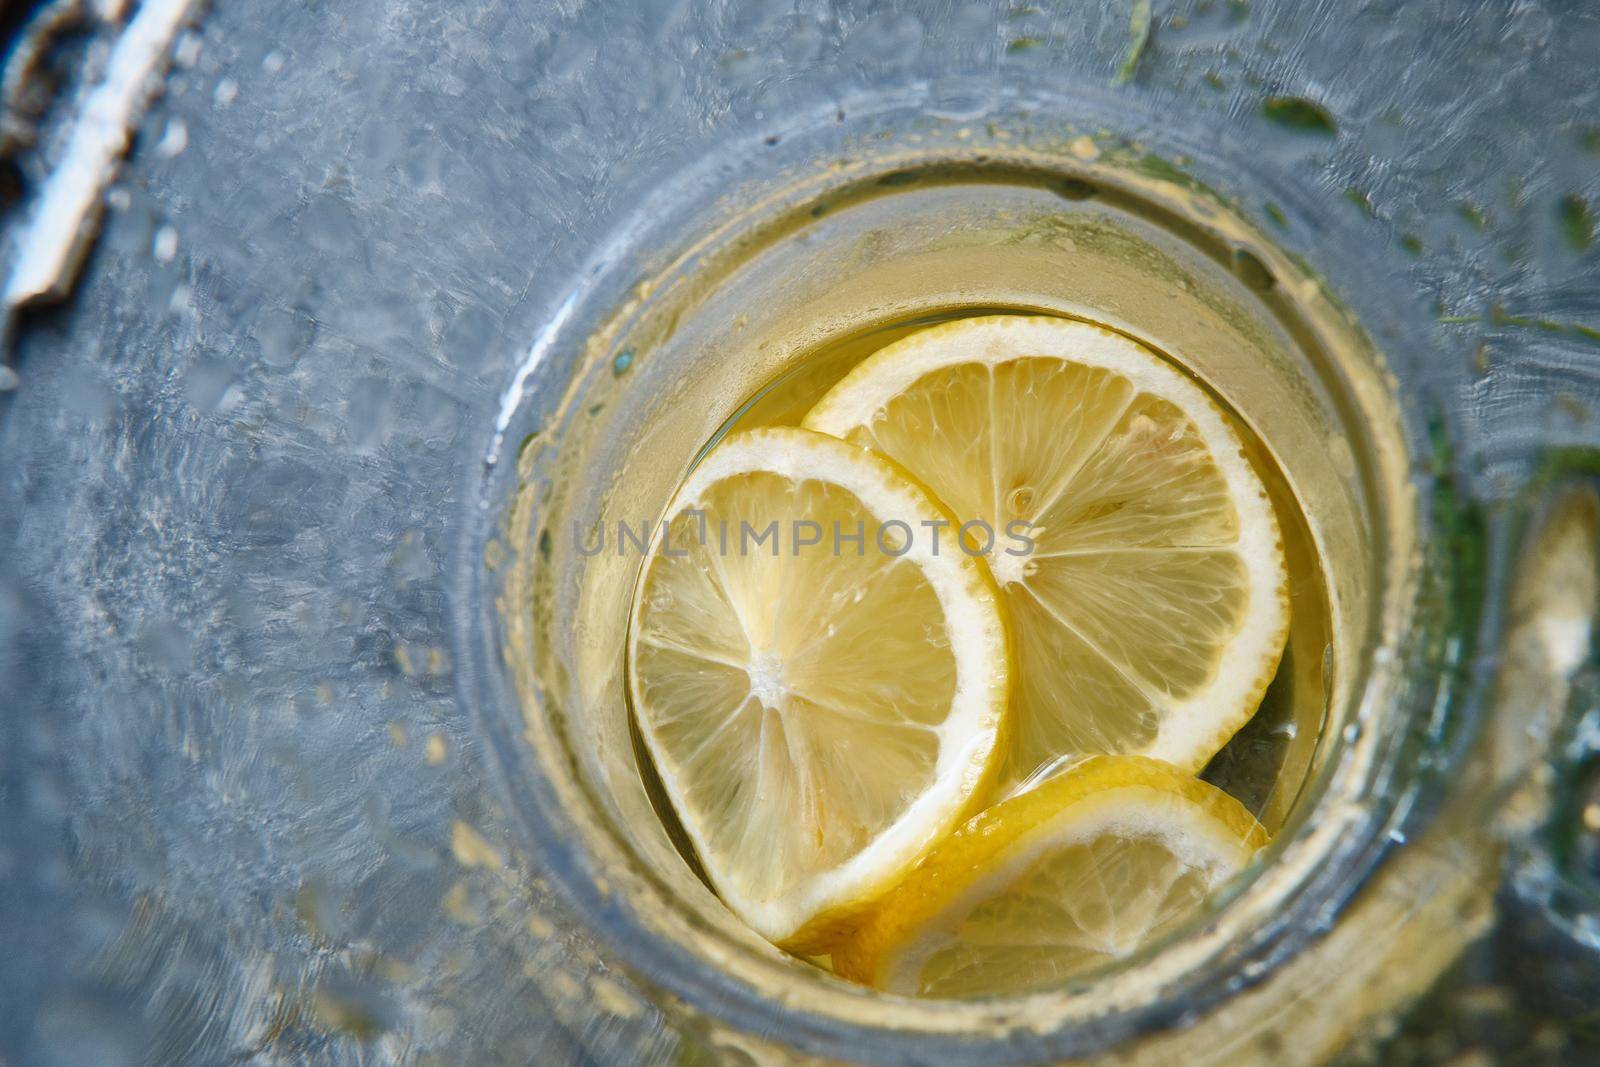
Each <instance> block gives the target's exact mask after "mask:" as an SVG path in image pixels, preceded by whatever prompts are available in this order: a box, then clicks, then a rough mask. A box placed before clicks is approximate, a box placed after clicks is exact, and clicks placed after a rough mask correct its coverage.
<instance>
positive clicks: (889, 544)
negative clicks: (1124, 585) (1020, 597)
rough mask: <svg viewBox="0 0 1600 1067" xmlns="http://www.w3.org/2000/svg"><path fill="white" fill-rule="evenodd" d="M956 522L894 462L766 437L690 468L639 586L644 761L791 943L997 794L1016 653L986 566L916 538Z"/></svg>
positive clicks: (780, 434) (845, 913) (733, 899)
mask: <svg viewBox="0 0 1600 1067" xmlns="http://www.w3.org/2000/svg"><path fill="white" fill-rule="evenodd" d="M951 518H952V517H951V515H950V514H949V512H948V511H946V510H945V509H944V508H943V507H942V506H941V505H940V504H939V503H938V502H936V501H935V500H933V499H932V498H931V497H930V496H929V495H928V493H927V492H926V491H925V490H924V489H922V488H921V487H920V486H918V485H917V484H916V483H915V482H914V481H913V480H912V479H910V478H909V477H907V475H906V474H905V472H904V471H903V470H901V469H900V468H898V467H897V466H896V465H894V464H893V463H891V462H889V461H887V460H885V459H882V458H880V457H877V456H874V455H872V454H870V453H867V452H864V451H862V450H860V449H857V448H855V447H853V446H850V445H848V444H846V443H844V442H841V441H838V440H836V439H834V438H831V437H826V436H823V435H821V434H817V433H813V432H811V431H808V430H803V429H798V428H773V429H764V430H752V431H748V432H744V433H738V434H734V435H731V436H729V437H728V438H727V439H726V440H724V441H723V442H722V443H721V444H719V445H718V446H717V447H716V448H715V449H714V450H713V451H712V452H711V453H710V454H709V455H708V456H707V457H706V458H705V459H704V461H702V462H701V463H700V465H699V466H698V467H697V468H696V469H695V470H694V471H693V472H692V473H691V474H690V476H689V478H688V480H687V481H686V482H685V483H684V485H683V487H682V488H681V489H680V490H679V492H678V494H677V496H676V497H675V499H674V500H673V502H672V504H671V506H670V508H669V512H668V516H667V519H666V521H665V523H664V526H663V529H664V531H665V532H664V534H662V535H659V536H658V538H657V542H656V544H655V546H654V548H653V550H652V553H651V557H650V559H649V561H648V563H647V566H646V568H645V571H644V573H643V576H642V578H641V581H640V584H639V589H638V593H637V599H636V601H635V605H634V612H633V618H632V621H631V632H630V642H629V671H628V674H629V678H628V682H629V690H630V696H631V699H632V703H633V711H634V715H635V717H636V720H637V722H638V725H639V729H640V733H641V735H642V737H643V740H644V743H645V747H646V748H647V749H648V751H649V754H650V756H651V758H652V760H653V761H654V763H655V766H656V770H657V771H658V773H659V775H660V777H661V781H662V784H663V786H664V788H665V789H666V791H667V794H668V796H669V797H670V798H671V800H672V803H673V806H674V808H675V810H676V813H677V815H678V817H679V819H680V821H681V822H682V824H683V827H684V830H685V831H686V832H687V834H688V837H689V839H690V840H691V841H692V843H693V845H694V847H695V850H696V852H697V854H698V856H699V858H700V860H701V863H702V866H703V867H704V869H705V871H706V872H707V875H708V877H709V878H710V879H711V881H712V883H713V885H714V887H715V888H716V890H717V891H718V893H719V894H720V895H721V896H722V898H723V900H724V901H725V902H726V903H727V904H728V906H729V907H730V908H731V909H732V910H733V911H734V912H735V913H736V914H738V915H739V916H741V917H742V918H743V919H744V920H745V921H746V922H748V923H749V924H750V925H751V926H752V927H753V928H754V929H755V930H756V931H757V932H759V933H761V934H763V935H764V936H766V937H767V938H769V939H771V940H773V941H775V942H777V943H779V944H781V945H784V946H785V947H791V948H795V949H797V950H802V949H804V950H813V949H815V948H817V947H819V946H821V945H825V944H826V943H828V942H829V940H830V939H831V938H834V937H835V936H837V934H838V932H839V931H840V930H842V929H846V928H848V926H849V924H850V923H851V921H852V920H853V919H854V918H855V917H857V916H859V915H861V914H862V913H863V912H864V911H865V910H866V909H867V908H868V907H869V906H870V904H871V903H872V902H873V901H874V900H875V899H877V898H878V897H880V896H881V895H882V894H883V893H884V892H885V891H887V890H888V889H889V888H890V887H891V886H892V885H893V884H894V883H895V882H897V881H898V880H899V879H900V878H901V877H903V876H904V874H905V873H906V872H907V871H908V870H909V869H910V868H911V867H912V866H913V865H914V864H915V863H916V861H917V860H918V859H920V858H921V857H922V856H923V855H925V854H926V853H927V851H928V850H929V849H930V848H931V847H932V846H933V845H934V844H935V843H936V842H937V841H938V840H940V839H941V838H943V837H944V836H945V835H947V834H948V833H949V832H950V830H951V829H953V828H954V827H955V826H957V825H959V824H960V822H961V821H962V820H963V819H964V818H966V817H967V816H968V815H970V814H971V812H972V811H973V810H975V805H977V804H980V803H981V802H982V801H983V800H984V799H985V798H986V796H987V793H988V788H989V786H990V784H991V783H992V780H993V776H994V773H995V770H996V767H997V764H998V759H999V754H1000V752H1001V751H1002V750H1003V740H1004V738H1003V735H1002V729H1003V726H1004V716H1005V713H1006V708H1007V700H1008V695H1009V685H1010V670H1009V663H1010V657H1009V651H1008V646H1007V635H1006V630H1005V627H1004V625H1003V623H1002V621H1001V617H1000V610H999V603H998V595H997V592H996V589H995V587H994V583H993V580H992V579H991V578H990V577H989V575H988V573H987V572H986V571H985V569H984V567H983V565H982V563H981V562H980V561H979V560H976V559H973V558H970V557H968V556H966V555H964V554H962V553H959V552H952V551H950V550H949V547H948V546H945V551H943V552H942V553H938V554H935V553H934V552H933V551H932V546H931V544H930V543H929V541H928V539H927V538H925V537H918V536H915V532H916V531H918V530H919V529H920V526H919V524H921V523H924V522H929V523H940V522H949V521H951ZM896 523H898V524H903V525H904V528H905V530H906V531H909V532H911V533H912V534H913V535H912V536H909V537H908V536H904V535H903V534H902V533H901V532H900V530H901V527H899V526H896V525H894V524H896ZM774 524H776V526H775V527H774ZM857 534H860V535H862V536H861V539H860V540H859V541H857V540H856V539H855V535H857ZM813 539H816V543H805V542H810V541H812V540H813Z"/></svg>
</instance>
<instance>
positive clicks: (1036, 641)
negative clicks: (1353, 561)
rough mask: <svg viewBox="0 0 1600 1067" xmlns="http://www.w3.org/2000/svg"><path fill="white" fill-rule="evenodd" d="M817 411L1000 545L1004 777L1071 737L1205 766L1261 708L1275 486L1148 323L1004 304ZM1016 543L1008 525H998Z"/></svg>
mask: <svg viewBox="0 0 1600 1067" xmlns="http://www.w3.org/2000/svg"><path fill="white" fill-rule="evenodd" d="M804 425H805V426H806V427H808V428H810V429H813V430H816V431H818V432H821V433H826V434H829V435H832V436H834V437H838V438H841V439H844V440H848V441H850V442H852V443H854V444H857V445H860V446H862V447H864V448H866V449H870V450H872V451H875V452H877V453H880V454H882V455H885V456H888V457H889V458H890V459H893V460H895V461H896V462H897V463H900V464H902V465H903V466H904V467H906V469H908V470H909V471H910V472H911V473H912V475H914V476H915V477H916V479H917V480H918V481H920V482H921V483H922V484H923V485H926V486H927V487H928V489H929V490H930V491H931V492H932V493H933V494H934V495H935V496H937V497H939V498H940V499H941V500H942V501H943V502H944V503H945V504H946V505H947V506H949V508H950V509H951V510H952V511H953V512H955V514H956V515H957V516H958V517H959V518H960V519H961V520H962V521H964V522H965V521H967V520H978V519H981V520H983V521H984V522H985V523H987V524H988V526H989V528H990V529H991V530H993V531H995V532H996V534H997V535H1002V534H1004V533H1005V531H1007V530H1008V529H1010V528H1012V524H1014V523H1022V524H1024V525H1023V527H1021V528H1020V529H1025V530H1026V531H1027V536H1028V537H1029V538H1030V539H1031V540H1032V543H1033V544H1032V551H1031V552H1028V553H1027V554H1025V555H1024V554H1021V553H1020V552H1013V551H1011V550H1009V549H1008V550H1007V551H999V550H998V549H997V550H995V551H992V552H991V553H990V554H989V557H988V559H989V565H990V567H991V568H992V570H993V572H994V577H995V579H996V580H997V582H998V584H999V586H1000V590H1001V600H1002V604H1003V606H1004V610H1005V612H1006V615H1007V619H1008V624H1009V626H1010V628H1011V632H1012V638H1013V641H1014V648H1015V654H1016V670H1017V677H1016V682H1015V689H1016V694H1015V697H1014V704H1015V707H1016V723H1015V729H1014V731H1013V742H1012V746H1011V750H1010V753H1009V757H1008V766H1007V768H1006V770H1005V772H1004V775H1003V777H1004V778H1005V779H1006V780H1007V781H1010V782H1012V783H1016V782H1019V781H1022V780H1024V779H1027V778H1028V777H1029V776H1030V775H1032V774H1033V773H1035V772H1037V771H1039V770H1040V769H1041V768H1045V767H1048V766H1049V765H1051V764H1052V763H1053V762H1055V761H1058V760H1059V759H1060V758H1061V757H1062V756H1064V755H1073V754H1092V753H1132V754H1139V755H1147V756H1152V757H1157V758H1160V759H1163V760H1166V761H1168V762H1170V763H1173V764H1175V765H1177V766H1179V767H1182V768H1184V769H1188V770H1198V769H1199V768H1200V767H1201V766H1203V765H1204V764H1205V763H1206V761H1207V760H1209V759H1210V758H1211V756H1213V755H1214V754H1215V753H1216V752H1217V751H1218V750H1219V749H1220V748H1221V747H1222V746H1223V745H1224V744H1225V743H1226V742H1227V740H1228V739H1229V738H1230V737H1232V736H1233V734H1234V733H1235V732H1236V731H1237V730H1238V729H1239V727H1240V726H1242V725H1243V724H1244V723H1245V722H1246V721H1247V720H1248V719H1249V718H1250V716H1251V715H1252V714H1253V713H1254V711H1255V708H1256V706H1257V705H1258V704H1259V703H1260V700H1261V696H1262V694H1263V693H1264V692H1265V690H1266V686H1267V684H1268V682H1270V680H1271V679H1272V676H1273V673H1274V672H1275V670H1276V668H1277V664H1278V661H1279V658H1280V657H1281V655H1282V651H1283V646H1284V640H1285V637H1286V635H1287V631H1288V577H1287V573H1286V571H1285V567H1284V555H1283V547H1282V543H1281V539H1280V534H1279V530H1278V524H1277V520H1276V517H1275V516H1274V514H1273V510H1272V504H1271V501H1270V499H1269V498H1268V495H1267V492H1266V490H1265V488H1264V487H1263V486H1262V484H1261V481H1260V479H1259V477H1258V476H1257V475H1256V473H1255V471H1254V469H1253V468H1252V466H1251V464H1250V462H1249V460H1248V458H1247V457H1246V455H1245V453H1244V446H1243V442H1242V441H1241V439H1240V437H1239V435H1238V434H1237V432H1236V431H1235V430H1234V429H1233V427H1232V426H1231V425H1230V424H1229V421H1228V418H1227V416H1226V415H1225V414H1224V413H1223V412H1222V410H1221V409H1220V408H1219V407H1218V406H1217V404H1216V403H1215V402H1214V401H1213V400H1212V399H1211V398H1210V397H1209V396H1208V395H1207V394H1206V393H1205V392H1204V391H1203V390H1201V389H1200V388H1199V387H1198V386H1197V385H1196V384H1195V383H1194V382H1193V381H1191V380H1190V379H1189V378H1188V377H1186V376H1185V375H1184V374H1182V373H1181V372H1179V371H1178V370H1177V369H1176V368H1175V367H1173V366H1172V365H1171V364H1169V363H1168V362H1167V361H1166V360H1164V359H1162V358H1161V357H1160V356H1158V355H1157V354H1155V353H1154V352H1152V351H1151V350H1149V349H1147V348H1145V347H1144V346H1142V345H1140V344H1139V343H1137V342H1135V341H1133V340H1131V339H1129V338H1128V337H1125V336H1123V335H1122V334H1119V333H1116V332H1114V331H1112V330H1109V329H1105V328H1103V327H1100V326H1096V325H1093V324H1089V323H1084V322H1079V321H1074V320H1067V319H1060V318H1052V317H1045V316H1026V315H998V316H986V317H982V318H972V319H963V320H958V321H955V322H949V323H945V324H943V325H939V326H933V327H930V328H928V329H925V330H922V331H919V332H918V333H915V334H912V335H910V336H908V337H905V338H902V339H901V340H899V341H896V342H894V343H893V344H890V345H888V346H887V347H885V348H883V349H882V350H880V351H879V352H877V353H875V354H874V355H872V356H871V357H869V358H868V359H866V360H865V361H864V362H863V363H861V364H860V365H859V366H857V367H856V368H855V369H854V370H853V371H851V372H850V373H849V374H848V375H846V377H845V378H844V379H843V380H842V381H840V382H839V383H838V384H837V385H835V386H834V387H833V389H832V390H830V391H829V392H828V394H827V395H826V396H824V397H823V398H822V400H821V401H819V402H818V403H817V405H816V406H815V407H814V408H812V410H811V412H810V413H809V414H808V415H807V416H806V418H805V422H804ZM1007 543H1008V544H1011V542H1007Z"/></svg>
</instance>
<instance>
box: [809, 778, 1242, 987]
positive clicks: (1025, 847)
mask: <svg viewBox="0 0 1600 1067" xmlns="http://www.w3.org/2000/svg"><path fill="white" fill-rule="evenodd" d="M1266 840H1267V837H1266V833H1265V832H1264V831H1263V830H1262V829H1261V827H1260V826H1259V825H1258V824H1257V823H1256V821H1255V819H1253V818H1252V817H1251V816H1250V813H1249V812H1247V811H1246V810H1245V809H1244V807H1243V806H1242V805H1241V804H1240V803H1239V802H1238V801H1236V800H1234V799H1233V798H1232V797H1230V796H1228V794H1226V793H1224V792H1222V791H1221V790H1219V789H1217V788H1215V787H1214V786H1211V785H1208V784H1207V783H1205V782H1202V781H1200V780H1199V779H1196V778H1193V777H1191V776H1189V775H1187V774H1184V773H1183V772H1181V771H1179V770H1178V769H1177V768H1174V767H1172V766H1171V765H1170V764H1166V763H1163V762H1161V761H1158V760H1152V759H1147V758H1144V757H1139V756H1091V757H1088V758H1087V759H1085V760H1083V761H1081V762H1080V763H1078V764H1075V765H1073V766H1072V767H1070V768H1068V769H1067V770H1065V771H1063V772H1061V773H1059V774H1057V775H1055V776H1054V777H1051V778H1049V779H1047V780H1045V781H1044V782H1043V783H1042V784H1040V785H1039V786H1038V787H1036V788H1034V789H1032V790H1030V791H1028V792H1025V793H1022V794H1020V795H1017V796H1014V797H1012V798H1010V799H1009V800H1006V801H1003V802H1001V803H1000V804H997V805H995V806H994V807H992V808H990V809H988V810H987V811H985V812H983V813H982V814H981V815H978V816H977V817H976V818H974V819H972V820H971V821H970V822H968V823H967V824H966V825H965V826H963V827H962V828H961V829H960V830H958V831H956V833H955V834H953V835H952V836H951V837H950V838H949V840H947V841H946V842H945V843H944V844H942V845H940V846H939V848H937V849H935V850H934V851H933V852H932V853H931V854H930V855H929V856H928V858H927V859H926V860H925V861H923V863H922V864H921V865H920V866H919V867H918V868H917V869H916V870H915V871H913V872H912V873H911V875H910V876H909V877H908V878H907V879H906V880H905V881H904V882H902V883H901V885H900V886H899V887H898V888H896V889H895V891H894V892H893V893H891V894H890V895H889V896H888V897H887V898H885V900H884V901H883V903H882V904H881V905H880V906H879V908H878V909H877V911H876V912H875V913H874V914H873V916H872V918H871V919H870V920H869V921H868V922H866V923H865V924H864V925H863V926H862V927H861V928H860V929H859V931H858V932H857V933H856V935H855V936H854V937H853V939H852V940H851V941H850V942H849V943H848V944H847V945H845V946H843V947H842V948H840V949H838V950H836V951H835V952H834V954H833V964H834V967H835V969H836V970H837V971H838V973H839V974H841V975H843V976H844V977H847V978H851V979H854V980H855V981H859V982H864V983H866V984H868V985H872V986H876V987H877V988H879V989H883V990H886V991H888V992H893V993H900V994H905V995H920V996H929V997H947V998H961V997H974V996H1003V995H1015V994H1023V993H1028V992H1033V991H1037V990H1040V989H1044V988H1047V987H1049V986H1050V985H1052V984H1058V983H1060V982H1061V981H1063V980H1065V979H1068V978H1071V977H1073V976H1074V975H1078V974H1082V973H1083V972H1085V971H1088V970H1091V969H1093V968H1095V967H1099V966H1102V965H1105V964H1107V963H1110V962H1113V961H1115V960H1118V959H1121V958H1123V957H1126V956H1127V955H1129V954H1130V953H1132V952H1134V951H1136V950H1137V949H1139V948H1140V947H1142V946H1144V945H1147V944H1150V943H1151V942H1152V941H1154V940H1156V939H1158V938H1160V937H1161V936H1163V935H1164V934H1167V933H1170V932H1172V931H1173V930H1175V929H1176V928H1177V927H1179V926H1180V925H1181V924H1182V923H1183V922H1185V921H1186V920H1188V919H1191V918H1193V917H1194V916H1195V915H1196V914H1197V913H1198V912H1199V910H1200V908H1201V906H1202V905H1203V903H1204V901H1205V900H1206V899H1207V898H1208V897H1209V896H1210V895H1211V894H1212V893H1214V892H1215V891H1216V890H1217V889H1218V888H1220V887H1221V886H1222V884H1223V883H1224V882H1226V881H1227V880H1228V879H1230V878H1232V877H1233V876H1234V875H1235V874H1237V873H1238V872H1239V871H1240V870H1242V869H1243V868H1244V867H1245V866H1246V865H1247V864H1248V863H1249V862H1250V860H1251V858H1252V857H1253V856H1254V855H1255V853H1256V851H1257V850H1258V849H1260V848H1261V846H1262V845H1264V844H1265V843H1266Z"/></svg>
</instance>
